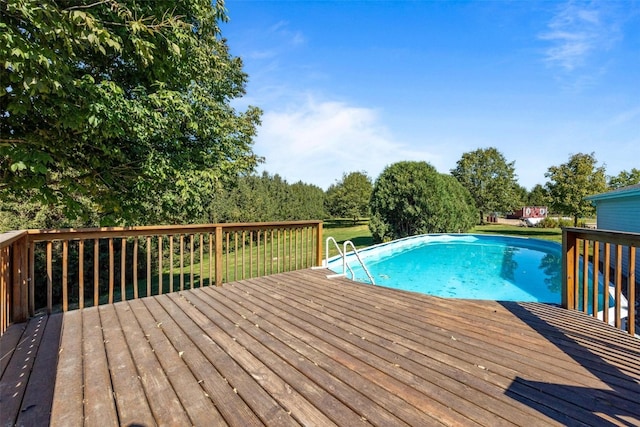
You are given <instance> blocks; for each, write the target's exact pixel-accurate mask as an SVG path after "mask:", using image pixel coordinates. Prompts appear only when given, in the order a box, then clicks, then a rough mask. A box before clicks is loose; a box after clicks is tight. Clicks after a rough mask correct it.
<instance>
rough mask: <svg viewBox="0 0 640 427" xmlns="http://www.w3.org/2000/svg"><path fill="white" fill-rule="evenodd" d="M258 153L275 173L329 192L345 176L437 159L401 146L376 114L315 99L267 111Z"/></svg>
mask: <svg viewBox="0 0 640 427" xmlns="http://www.w3.org/2000/svg"><path fill="white" fill-rule="evenodd" d="M254 148H255V152H256V153H257V154H259V155H261V156H264V157H266V163H265V165H263V169H264V170H267V171H269V173H272V174H275V173H277V174H279V175H280V176H282V177H283V178H285V179H287V180H288V181H289V182H295V181H298V180H302V181H304V182H306V183H310V184H315V185H318V186H320V187H322V188H325V189H326V188H327V187H328V186H329V185H330V184H332V183H334V182H335V181H336V180H338V179H340V178H341V177H342V174H343V173H345V172H352V171H366V172H367V173H368V175H369V176H371V178H373V179H375V178H376V177H377V176H378V175H379V173H380V172H381V171H382V170H383V169H384V168H385V167H386V166H387V165H389V164H391V163H394V162H396V161H400V160H425V161H428V162H431V161H433V160H436V159H437V156H436V155H434V154H431V153H429V152H427V151H415V150H411V149H408V148H407V147H406V146H405V145H404V144H402V143H400V142H398V141H395V140H394V138H393V136H392V135H390V133H389V131H388V130H387V129H386V128H385V127H384V125H382V124H381V123H380V117H379V114H378V112H377V111H375V110H372V109H368V108H362V107H356V106H350V105H347V104H346V103H343V102H335V101H322V102H319V101H316V100H314V99H313V98H312V97H307V98H306V100H304V101H302V102H299V103H297V104H296V105H294V106H293V107H292V108H289V109H287V110H280V111H267V112H265V114H264V116H263V117H262V126H261V128H260V130H259V133H258V137H257V138H256V145H255V147H254Z"/></svg>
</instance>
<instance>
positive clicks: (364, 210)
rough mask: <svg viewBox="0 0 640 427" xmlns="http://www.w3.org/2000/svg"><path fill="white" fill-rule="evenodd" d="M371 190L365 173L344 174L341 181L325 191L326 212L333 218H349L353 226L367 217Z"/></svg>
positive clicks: (371, 185)
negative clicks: (360, 219)
mask: <svg viewBox="0 0 640 427" xmlns="http://www.w3.org/2000/svg"><path fill="white" fill-rule="evenodd" d="M372 189H373V184H372V183H371V178H369V177H368V176H367V174H366V173H365V172H351V173H349V174H346V173H345V174H343V175H342V180H340V181H338V182H337V183H336V184H333V185H331V186H330V187H329V188H328V189H327V194H326V199H325V203H326V207H327V211H328V212H329V214H330V215H331V216H333V217H338V218H351V219H353V222H354V224H355V223H356V222H357V221H358V219H359V218H363V217H367V216H369V199H371V191H372Z"/></svg>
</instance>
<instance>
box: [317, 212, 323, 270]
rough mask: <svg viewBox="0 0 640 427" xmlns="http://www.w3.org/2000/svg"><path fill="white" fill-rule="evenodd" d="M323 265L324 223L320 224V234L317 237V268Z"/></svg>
mask: <svg viewBox="0 0 640 427" xmlns="http://www.w3.org/2000/svg"><path fill="white" fill-rule="evenodd" d="M321 265H322V222H319V223H318V233H317V236H316V266H317V267H320V266H321Z"/></svg>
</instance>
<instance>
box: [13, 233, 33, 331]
mask: <svg viewBox="0 0 640 427" xmlns="http://www.w3.org/2000/svg"><path fill="white" fill-rule="evenodd" d="M11 252H12V253H11V264H12V268H11V293H12V301H11V303H12V306H13V313H12V316H11V321H12V322H23V321H25V320H27V316H28V313H29V295H28V287H27V272H28V271H29V265H28V261H27V260H28V258H27V238H26V237H23V238H21V239H20V240H17V241H16V242H15V243H14V244H13V247H12V248H11Z"/></svg>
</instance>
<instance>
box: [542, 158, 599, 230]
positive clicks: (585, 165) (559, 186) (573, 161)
mask: <svg viewBox="0 0 640 427" xmlns="http://www.w3.org/2000/svg"><path fill="white" fill-rule="evenodd" d="M597 163H598V161H597V160H596V158H595V154H594V153H591V154H583V153H578V154H573V155H572V156H570V158H569V161H568V162H567V163H563V164H561V165H560V166H551V167H550V168H549V169H548V171H547V173H545V176H546V177H547V178H549V181H548V182H547V183H546V185H545V187H546V189H547V191H548V193H549V199H550V201H551V209H552V210H553V211H554V212H559V213H561V214H565V215H571V216H572V217H573V225H574V226H577V225H578V219H579V218H580V217H583V216H588V215H593V214H595V207H594V206H593V205H592V204H591V202H590V201H588V200H585V197H586V196H588V195H591V194H597V193H603V192H605V191H606V189H607V184H606V176H605V168H604V166H599V167H598V166H597Z"/></svg>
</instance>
